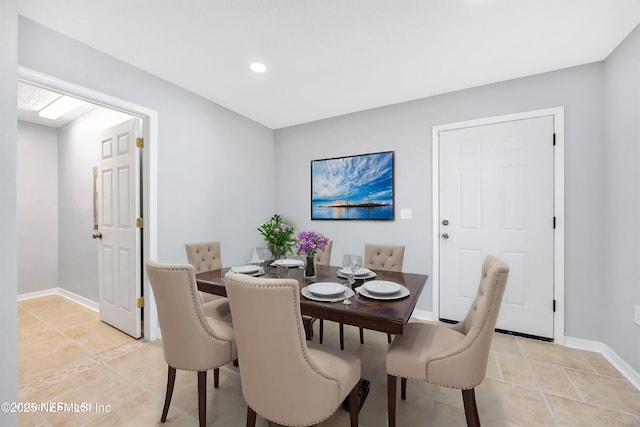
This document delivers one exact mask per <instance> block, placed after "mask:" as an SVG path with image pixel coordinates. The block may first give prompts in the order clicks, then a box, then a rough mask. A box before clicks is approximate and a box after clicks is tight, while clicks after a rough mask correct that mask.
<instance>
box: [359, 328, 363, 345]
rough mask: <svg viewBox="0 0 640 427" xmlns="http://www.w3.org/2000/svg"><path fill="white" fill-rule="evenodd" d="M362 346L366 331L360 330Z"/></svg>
mask: <svg viewBox="0 0 640 427" xmlns="http://www.w3.org/2000/svg"><path fill="white" fill-rule="evenodd" d="M360 344H364V329H362V328H360Z"/></svg>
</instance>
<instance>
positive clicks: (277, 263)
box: [271, 258, 304, 268]
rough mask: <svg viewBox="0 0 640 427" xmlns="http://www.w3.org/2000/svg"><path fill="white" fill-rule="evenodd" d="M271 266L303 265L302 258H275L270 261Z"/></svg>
mask: <svg viewBox="0 0 640 427" xmlns="http://www.w3.org/2000/svg"><path fill="white" fill-rule="evenodd" d="M271 266H272V267H287V268H291V267H302V266H304V262H303V261H302V260H299V259H289V258H286V259H278V260H275V261H273V262H272V263H271Z"/></svg>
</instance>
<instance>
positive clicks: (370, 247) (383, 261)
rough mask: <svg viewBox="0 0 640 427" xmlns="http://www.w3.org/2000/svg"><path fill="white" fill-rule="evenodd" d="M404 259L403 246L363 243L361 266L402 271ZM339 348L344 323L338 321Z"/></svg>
mask: <svg viewBox="0 0 640 427" xmlns="http://www.w3.org/2000/svg"><path fill="white" fill-rule="evenodd" d="M403 260H404V246H401V245H378V244H372V243H367V244H365V245H364V259H363V260H362V262H363V264H364V265H363V267H364V268H368V269H370V270H379V271H402V262H403ZM339 327H340V329H339V332H340V349H343V350H344V325H343V324H342V323H340V326H339ZM359 332H360V344H364V329H362V328H360V331H359ZM322 333H323V328H322V321H320V330H319V333H318V335H319V339H320V343H322ZM387 342H389V343H391V334H387Z"/></svg>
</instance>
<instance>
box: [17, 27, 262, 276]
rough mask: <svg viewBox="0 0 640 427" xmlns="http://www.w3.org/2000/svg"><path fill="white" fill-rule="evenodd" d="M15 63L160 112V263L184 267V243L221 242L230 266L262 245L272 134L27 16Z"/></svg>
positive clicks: (62, 219)
mask: <svg viewBox="0 0 640 427" xmlns="http://www.w3.org/2000/svg"><path fill="white" fill-rule="evenodd" d="M18 63H19V65H21V66H24V67H27V68H30V69H32V70H35V71H38V72H41V73H44V74H47V75H50V76H53V77H57V78H59V79H62V80H65V81H68V82H71V83H74V84H77V85H80V86H85V87H87V88H91V89H93V90H96V91H99V92H102V93H106V94H108V95H111V96H114V97H117V98H120V99H124V100H127V101H130V102H133V103H135V104H138V105H141V106H144V107H146V108H149V109H153V110H156V111H157V112H158V122H159V126H158V134H159V140H158V141H156V142H155V143H157V150H158V187H157V188H158V260H159V261H161V262H186V254H185V250H184V243H185V242H188V241H205V240H220V241H221V245H222V251H223V254H222V257H223V263H224V264H225V265H231V264H235V263H239V262H243V261H244V260H243V257H244V254H245V252H246V251H247V250H248V249H249V248H251V247H254V246H256V245H257V244H259V243H260V236H259V234H258V232H257V230H256V227H257V225H258V224H260V223H261V222H263V221H264V220H265V219H267V218H268V217H270V216H271V214H272V213H273V203H274V202H273V197H272V194H273V131H271V130H270V129H268V128H266V127H264V126H262V125H259V124H257V123H255V122H253V121H251V120H249V119H247V118H245V117H242V116H240V115H238V114H236V113H233V112H231V111H229V110H227V109H225V108H223V107H220V106H219V105H216V104H214V103H212V102H209V101H207V100H205V99H203V98H201V97H199V96H196V95H194V94H192V93H190V92H187V91H185V90H183V89H181V88H179V87H177V86H175V85H172V84H170V83H168V82H166V81H164V80H161V79H159V78H157V77H154V76H152V75H150V74H148V73H145V72H143V71H141V70H139V69H136V68H134V67H132V66H130V65H128V64H125V63H123V62H121V61H118V60H116V59H114V58H112V57H110V56H108V55H105V54H103V53H100V52H98V51H96V50H94V49H91V48H89V47H87V46H85V45H83V44H81V43H79V42H77V41H75V40H72V39H70V38H68V37H65V36H63V35H61V34H59V33H56V32H53V31H51V30H49V29H47V28H45V27H43V26H41V25H39V24H37V23H35V22H33V21H30V20H28V19H25V18H23V17H20V18H19V49H18ZM230 183H233V185H230ZM60 220H61V221H64V218H62V217H61V218H60Z"/></svg>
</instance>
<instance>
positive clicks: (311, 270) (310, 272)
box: [304, 255, 316, 279]
mask: <svg viewBox="0 0 640 427" xmlns="http://www.w3.org/2000/svg"><path fill="white" fill-rule="evenodd" d="M313 262H314V256H313V255H307V262H306V263H305V268H304V277H305V279H315V278H316V266H315V264H314V263H313Z"/></svg>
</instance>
